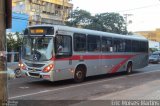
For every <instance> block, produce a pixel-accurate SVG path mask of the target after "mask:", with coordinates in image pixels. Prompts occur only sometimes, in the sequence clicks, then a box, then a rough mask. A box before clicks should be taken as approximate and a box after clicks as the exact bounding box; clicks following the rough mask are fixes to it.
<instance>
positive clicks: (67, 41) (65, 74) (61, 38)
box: [54, 34, 72, 80]
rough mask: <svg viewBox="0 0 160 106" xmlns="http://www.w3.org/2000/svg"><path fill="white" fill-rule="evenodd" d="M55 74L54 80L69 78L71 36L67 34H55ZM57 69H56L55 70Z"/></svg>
mask: <svg viewBox="0 0 160 106" xmlns="http://www.w3.org/2000/svg"><path fill="white" fill-rule="evenodd" d="M55 42H56V43H55V55H56V60H55V74H56V76H54V78H56V80H63V79H68V78H71V76H72V74H71V68H72V37H71V36H69V35H60V34H58V35H56V38H55ZM57 70H58V71H57Z"/></svg>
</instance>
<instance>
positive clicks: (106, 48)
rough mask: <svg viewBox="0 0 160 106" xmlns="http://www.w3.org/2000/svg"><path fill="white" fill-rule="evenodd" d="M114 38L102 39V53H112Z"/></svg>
mask: <svg viewBox="0 0 160 106" xmlns="http://www.w3.org/2000/svg"><path fill="white" fill-rule="evenodd" d="M112 51H113V47H112V38H109V37H102V52H112Z"/></svg>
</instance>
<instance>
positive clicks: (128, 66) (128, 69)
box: [126, 63, 132, 74]
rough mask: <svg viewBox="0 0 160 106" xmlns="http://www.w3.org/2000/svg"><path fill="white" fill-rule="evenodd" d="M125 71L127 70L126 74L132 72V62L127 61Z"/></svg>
mask: <svg viewBox="0 0 160 106" xmlns="http://www.w3.org/2000/svg"><path fill="white" fill-rule="evenodd" d="M126 72H127V74H131V73H132V63H128V65H127V69H126Z"/></svg>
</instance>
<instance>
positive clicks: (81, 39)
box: [74, 33, 87, 52]
mask: <svg viewBox="0 0 160 106" xmlns="http://www.w3.org/2000/svg"><path fill="white" fill-rule="evenodd" d="M86 48H87V47H86V35H85V34H80V33H75V34H74V51H79V52H85V51H86Z"/></svg>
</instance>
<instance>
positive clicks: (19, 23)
mask: <svg viewBox="0 0 160 106" xmlns="http://www.w3.org/2000/svg"><path fill="white" fill-rule="evenodd" d="M28 18H29V16H28V15H27V14H21V13H12V29H8V30H7V32H23V31H24V30H25V28H26V27H27V26H28Z"/></svg>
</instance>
